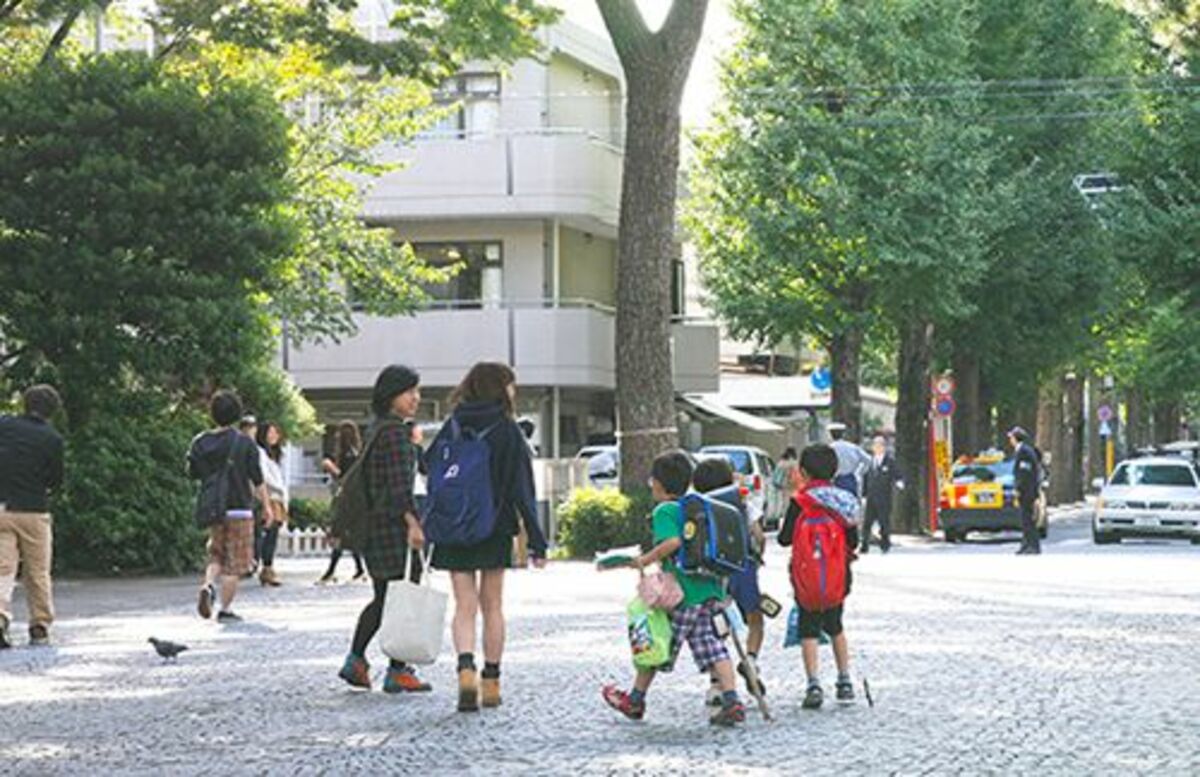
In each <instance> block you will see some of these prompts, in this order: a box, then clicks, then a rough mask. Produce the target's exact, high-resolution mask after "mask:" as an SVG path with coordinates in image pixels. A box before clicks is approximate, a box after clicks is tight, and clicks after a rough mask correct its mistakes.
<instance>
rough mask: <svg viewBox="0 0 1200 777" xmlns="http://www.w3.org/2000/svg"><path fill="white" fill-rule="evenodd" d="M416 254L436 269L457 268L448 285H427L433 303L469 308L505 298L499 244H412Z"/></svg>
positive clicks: (426, 289)
mask: <svg viewBox="0 0 1200 777" xmlns="http://www.w3.org/2000/svg"><path fill="white" fill-rule="evenodd" d="M412 247H413V252H414V253H415V254H416V255H417V257H418V258H420V259H421V260H422V261H424V262H426V263H427V264H429V265H431V266H433V267H451V266H455V265H458V266H459V271H458V273H457V274H456V275H455V276H454V277H453V278H451V279H450V280H448V281H446V282H445V283H438V284H433V285H428V286H426V287H425V292H426V293H427V294H428V295H429V296H430V297H431V298H432V299H434V300H437V301H440V302H453V303H456V304H460V305H463V306H466V307H471V306H477V305H478V304H480V303H484V304H494V303H499V301H500V300H501V298H502V297H503V264H504V262H503V252H502V250H501V244H500V243H498V242H483V241H479V242H452V243H413V244H412Z"/></svg>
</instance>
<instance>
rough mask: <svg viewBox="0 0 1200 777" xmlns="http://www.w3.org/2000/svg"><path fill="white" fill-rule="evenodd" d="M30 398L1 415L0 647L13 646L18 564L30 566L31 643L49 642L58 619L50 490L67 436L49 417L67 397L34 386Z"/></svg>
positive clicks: (59, 472) (27, 570)
mask: <svg viewBox="0 0 1200 777" xmlns="http://www.w3.org/2000/svg"><path fill="white" fill-rule="evenodd" d="M24 402H25V414H24V415H22V416H0V649H4V648H8V647H11V646H12V641H11V639H10V637H9V633H8V627H9V624H11V623H12V593H13V587H14V585H15V583H16V578H17V567H18V566H22V567H23V568H24V571H25V576H24V579H25V595H26V598H27V599H28V600H29V601H28V604H29V644H31V645H45V644H49V642H50V624H51V623H53V622H54V598H53V592H52V589H51V583H50V563H51V559H52V558H53V547H54V540H53V529H52V525H51V522H50V508H49V495H50V492H51V491H53V490H54V489H56V488H58V487H59V486H60V485H62V478H63V441H62V437H60V436H59V434H58V432H56V431H55V430H54V427H53V426H51V425H50V421H49V419H50V418H51V417H52V416H53V415H54V414H55V413H56V412H58V408H59V406H60V405H61V402H60V400H59V397H58V392H57V391H55V390H54V389H53V388H52V387H50V386H34V387H32V388H30V389H29V390H27V391H26V392H25V396H24Z"/></svg>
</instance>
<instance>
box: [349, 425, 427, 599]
mask: <svg viewBox="0 0 1200 777" xmlns="http://www.w3.org/2000/svg"><path fill="white" fill-rule="evenodd" d="M419 456H420V449H419V448H418V447H417V446H416V444H415V443H413V441H412V424H411V423H403V424H390V425H389V426H388V427H387V428H385V429H383V430H382V431H381V432H380V434H379V439H378V440H376V442H375V445H374V446H373V447H372V448H371V453H370V457H369V458H368V459H367V461H366V462H365V463H364V466H365V467H366V473H365V474H366V476H367V488H368V493H369V494H370V495H371V512H370V514H369V515H368V517H367V541H366V543H364V545H365V547H364V548H363V556H364V557H365V558H366V560H367V569H368V571H370V573H371V577H373V578H375V579H377V580H387V579H390V578H398V577H402V576H403V575H404V561H405V554H406V552H407V551H408V525H407V523H405V520H404V516H405V515H406V514H408V513H410V512H411V513H413V514H416V511H417V507H416V502H415V500H414V499H413V483H414V482H415V480H416V475H417V459H418V457H419Z"/></svg>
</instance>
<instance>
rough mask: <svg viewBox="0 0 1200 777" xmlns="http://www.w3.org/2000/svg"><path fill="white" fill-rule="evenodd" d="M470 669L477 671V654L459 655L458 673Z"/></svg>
mask: <svg viewBox="0 0 1200 777" xmlns="http://www.w3.org/2000/svg"><path fill="white" fill-rule="evenodd" d="M464 669H470V670H471V671H472V672H473V671H475V654H474V653H459V654H458V671H460V672H461V671H462V670H464Z"/></svg>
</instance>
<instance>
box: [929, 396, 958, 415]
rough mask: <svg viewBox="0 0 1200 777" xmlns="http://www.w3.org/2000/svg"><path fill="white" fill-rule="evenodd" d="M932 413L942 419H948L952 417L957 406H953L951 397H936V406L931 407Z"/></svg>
mask: <svg viewBox="0 0 1200 777" xmlns="http://www.w3.org/2000/svg"><path fill="white" fill-rule="evenodd" d="M933 409H934V411H935V412H936V413H937V414H938V415H940V416H941V417H942V418H949V417H950V416H952V415H954V411H955V410H957V409H958V408H957V406H956V405H955V404H954V399H953V398H951V397H938V401H937V404H936V405H934V407H933Z"/></svg>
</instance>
